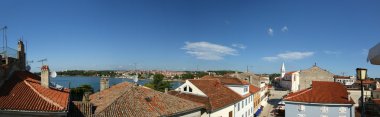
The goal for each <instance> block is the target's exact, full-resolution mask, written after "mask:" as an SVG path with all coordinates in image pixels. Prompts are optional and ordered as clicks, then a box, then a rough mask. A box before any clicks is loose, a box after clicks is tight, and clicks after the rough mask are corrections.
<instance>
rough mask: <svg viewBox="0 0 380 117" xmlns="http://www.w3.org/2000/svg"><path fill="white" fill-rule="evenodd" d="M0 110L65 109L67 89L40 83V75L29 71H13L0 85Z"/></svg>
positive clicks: (67, 97)
mask: <svg viewBox="0 0 380 117" xmlns="http://www.w3.org/2000/svg"><path fill="white" fill-rule="evenodd" d="M0 100H1V101H0V110H21V111H36V112H58V111H59V112H62V111H67V107H68V103H69V89H64V90H58V89H54V88H45V87H42V86H41V85H40V77H39V76H37V75H34V74H32V73H30V72H21V71H18V72H14V73H13V75H12V77H11V78H10V79H8V80H7V81H5V82H4V84H3V85H2V86H1V87H0Z"/></svg>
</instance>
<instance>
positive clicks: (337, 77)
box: [334, 75, 351, 79]
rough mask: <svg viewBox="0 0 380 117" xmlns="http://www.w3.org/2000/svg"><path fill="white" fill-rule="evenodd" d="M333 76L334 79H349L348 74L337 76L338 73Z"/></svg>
mask: <svg viewBox="0 0 380 117" xmlns="http://www.w3.org/2000/svg"><path fill="white" fill-rule="evenodd" d="M334 78H335V79H351V78H350V76H339V75H335V76H334Z"/></svg>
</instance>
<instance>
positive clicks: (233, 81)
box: [201, 75, 249, 85]
mask: <svg viewBox="0 0 380 117" xmlns="http://www.w3.org/2000/svg"><path fill="white" fill-rule="evenodd" d="M214 78H217V79H219V80H220V81H221V82H222V83H223V84H226V85H249V82H247V81H245V80H241V79H239V78H234V77H226V76H224V77H213V76H209V75H207V76H203V77H202V78H201V79H214Z"/></svg>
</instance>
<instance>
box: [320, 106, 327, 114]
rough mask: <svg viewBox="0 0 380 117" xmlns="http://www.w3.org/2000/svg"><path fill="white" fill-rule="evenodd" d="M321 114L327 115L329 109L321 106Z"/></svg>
mask: <svg viewBox="0 0 380 117" xmlns="http://www.w3.org/2000/svg"><path fill="white" fill-rule="evenodd" d="M321 112H322V113H327V112H329V108H327V107H326V106H322V107H321Z"/></svg>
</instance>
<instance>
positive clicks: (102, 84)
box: [100, 78, 110, 91]
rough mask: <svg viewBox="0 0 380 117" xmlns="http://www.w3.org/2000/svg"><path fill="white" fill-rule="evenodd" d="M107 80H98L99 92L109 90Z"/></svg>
mask: <svg viewBox="0 0 380 117" xmlns="http://www.w3.org/2000/svg"><path fill="white" fill-rule="evenodd" d="M109 87H110V86H109V79H108V78H100V91H102V90H104V89H107V88H109Z"/></svg>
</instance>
